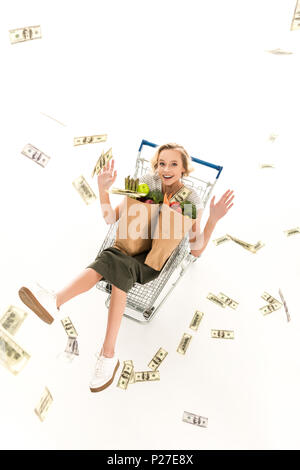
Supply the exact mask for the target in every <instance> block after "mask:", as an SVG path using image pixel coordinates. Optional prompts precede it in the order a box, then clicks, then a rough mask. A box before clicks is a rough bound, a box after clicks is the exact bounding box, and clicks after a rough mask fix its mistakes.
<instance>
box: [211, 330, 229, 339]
mask: <svg viewBox="0 0 300 470" xmlns="http://www.w3.org/2000/svg"><path fill="white" fill-rule="evenodd" d="M211 337H212V338H224V339H234V331H232V330H211Z"/></svg>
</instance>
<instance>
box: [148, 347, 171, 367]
mask: <svg viewBox="0 0 300 470" xmlns="http://www.w3.org/2000/svg"><path fill="white" fill-rule="evenodd" d="M167 355H168V352H167V351H165V349H163V348H159V350H158V351H157V352H156V353H155V354H154V356H153V358H152V359H151V361H150V362H149V364H148V367H150V369H152V370H157V369H158V367H159V366H160V365H161V363H162V361H163V360H164V359H165V358H166V357H167Z"/></svg>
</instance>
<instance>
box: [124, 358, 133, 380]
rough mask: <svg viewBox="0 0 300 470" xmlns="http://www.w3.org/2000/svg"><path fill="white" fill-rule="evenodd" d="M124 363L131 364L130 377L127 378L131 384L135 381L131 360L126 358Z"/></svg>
mask: <svg viewBox="0 0 300 470" xmlns="http://www.w3.org/2000/svg"><path fill="white" fill-rule="evenodd" d="M124 364H130V365H131V366H132V371H131V374H130V379H129V383H130V384H133V383H135V376H134V365H133V361H132V360H131V359H128V360H127V361H124Z"/></svg>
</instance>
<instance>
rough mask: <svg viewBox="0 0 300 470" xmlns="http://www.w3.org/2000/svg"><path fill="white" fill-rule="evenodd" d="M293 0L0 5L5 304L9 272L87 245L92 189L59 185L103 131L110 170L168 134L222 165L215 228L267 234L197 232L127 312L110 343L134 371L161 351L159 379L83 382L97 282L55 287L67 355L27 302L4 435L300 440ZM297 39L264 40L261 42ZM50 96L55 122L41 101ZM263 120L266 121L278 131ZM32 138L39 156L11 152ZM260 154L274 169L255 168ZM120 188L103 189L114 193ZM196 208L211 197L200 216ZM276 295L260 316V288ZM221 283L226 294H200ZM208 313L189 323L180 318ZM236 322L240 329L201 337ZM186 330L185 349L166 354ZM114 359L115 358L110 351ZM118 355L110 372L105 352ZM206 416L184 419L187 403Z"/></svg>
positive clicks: (264, 442)
mask: <svg viewBox="0 0 300 470" xmlns="http://www.w3.org/2000/svg"><path fill="white" fill-rule="evenodd" d="M294 8H295V0H252V1H251V2H248V1H245V0H242V1H241V0H227V1H226V2H224V1H223V0H214V1H213V2H211V1H209V0H207V1H205V0H202V1H199V0H197V1H189V0H188V1H185V2H183V1H177V0H176V1H174V0H172V1H166V0H163V1H162V0H160V1H157V0H152V1H151V2H148V1H145V0H139V1H133V0H127V1H126V2H122V1H116V0H115V1H114V0H109V1H92V0H85V1H84V2H79V1H72V2H67V1H61V0H60V1H57V0H51V1H48V0H47V1H43V2H40V1H31V0H27V1H26V2H24V1H13V0H11V1H10V2H6V5H5V9H2V13H1V20H0V22H1V50H2V54H1V57H2V61H1V62H2V64H1V65H2V67H1V82H2V83H1V118H2V119H1V121H2V122H1V130H2V137H1V159H0V165H1V168H0V171H1V185H0V191H1V193H0V200H1V213H2V229H1V246H0V249H1V263H0V276H1V278H0V281H1V286H2V288H1V296H0V308H1V315H2V313H4V311H5V310H6V308H7V307H8V305H10V304H13V305H17V306H19V307H22V305H23V304H22V302H21V301H20V299H19V297H18V289H19V288H20V287H21V286H22V285H26V282H27V281H29V280H38V281H40V282H41V283H42V284H43V283H44V285H46V286H47V287H49V288H52V289H55V290H58V289H60V288H62V287H63V286H64V285H66V284H67V283H68V282H69V281H70V280H71V279H73V278H74V277H75V276H76V275H77V274H78V273H79V272H80V271H81V270H82V269H83V268H84V267H86V266H87V265H88V264H89V263H90V262H91V261H93V260H94V258H95V256H96V254H97V252H98V250H99V248H100V246H101V244H102V241H103V239H104V237H105V234H106V232H107V229H108V227H107V226H106V225H105V223H104V221H103V220H102V218H101V211H100V205H99V199H97V201H95V202H94V203H93V204H91V205H90V206H86V205H85V203H84V202H83V201H82V199H81V198H80V196H79V194H78V193H77V192H76V190H75V189H74V188H73V186H72V181H73V180H74V179H75V178H77V177H78V176H80V175H84V176H85V177H86V179H87V181H88V182H89V183H90V184H91V186H92V188H93V189H94V191H95V192H96V194H97V182H96V178H94V179H91V177H90V175H91V171H92V169H93V167H94V164H95V162H96V160H97V158H98V156H99V155H100V153H101V151H102V149H105V150H107V149H108V148H109V147H110V146H112V148H113V154H114V157H115V162H116V168H117V170H118V178H117V181H116V183H115V186H122V185H123V178H124V176H126V175H128V174H129V172H133V170H134V167H135V159H136V154H137V150H138V147H139V145H140V142H141V139H143V138H144V139H147V140H150V141H152V142H155V143H158V144H161V143H165V142H178V143H180V144H182V145H184V146H185V147H186V149H187V150H188V152H189V153H191V154H192V155H193V156H197V157H199V158H202V159H204V160H207V161H210V162H213V163H215V164H218V165H223V166H224V170H223V173H222V175H221V177H220V181H219V182H218V184H217V186H216V190H215V194H216V197H217V200H218V198H219V197H220V196H221V195H222V194H223V192H224V191H225V190H227V189H234V191H235V204H234V206H233V208H232V209H231V210H230V212H229V213H228V215H227V216H225V217H224V218H223V219H222V220H221V221H220V222H219V224H218V225H217V227H216V229H215V232H214V234H213V236H212V239H214V238H217V237H219V236H221V235H223V234H225V233H230V234H232V235H234V236H236V237H238V238H240V239H243V240H246V241H248V242H250V243H256V242H257V241H258V240H262V241H263V242H264V243H265V247H263V248H262V249H261V250H260V251H259V252H258V253H257V254H251V253H249V252H248V251H246V250H244V249H243V248H241V247H240V246H238V245H236V244H234V243H233V242H228V243H226V244H223V245H221V246H218V247H216V246H215V245H214V243H213V242H212V241H210V243H209V245H208V247H207V249H206V251H205V252H204V254H203V255H202V257H201V258H200V259H199V260H197V262H196V263H194V264H193V266H192V267H191V269H190V271H189V272H187V273H186V275H185V276H184V278H183V279H182V280H181V282H180V283H179V285H178V287H177V288H176V290H175V291H174V293H173V294H172V296H171V298H170V299H169V300H168V301H167V302H166V303H165V305H164V306H163V308H162V310H161V311H160V312H158V314H157V316H156V317H155V318H154V319H153V321H152V322H150V323H149V324H147V325H142V324H139V323H137V322H134V321H132V320H131V319H129V318H127V317H124V318H123V320H122V324H121V329H120V333H119V337H118V343H117V352H118V356H119V358H120V361H123V360H126V359H132V360H133V362H134V364H135V369H136V370H147V364H148V362H149V360H150V359H151V358H152V357H153V355H154V353H155V352H156V351H157V350H158V349H159V347H163V348H164V349H166V350H167V351H168V352H169V354H168V356H167V358H166V360H165V362H164V363H163V364H162V365H161V367H160V374H161V380H160V382H152V383H137V384H135V385H130V386H129V388H128V390H126V391H122V390H121V389H119V388H117V387H116V383H117V379H118V377H119V372H118V374H117V377H116V379H115V382H114V383H113V385H112V386H110V387H109V388H107V389H106V390H105V391H103V392H100V393H98V394H92V393H91V392H90V390H89V386H88V383H89V379H90V374H91V372H92V369H93V365H94V362H95V357H94V353H95V352H96V351H97V349H98V348H99V346H100V345H101V343H102V341H103V338H104V333H105V328H106V319H107V309H106V307H105V305H104V301H105V298H106V296H105V294H104V293H102V292H100V291H99V290H98V289H96V288H93V289H92V290H90V291H89V292H87V293H85V294H82V295H80V296H78V297H77V298H74V299H72V300H71V301H70V302H68V303H66V304H65V305H64V310H63V312H64V316H67V315H69V316H70V317H71V319H72V321H73V323H74V324H75V327H76V329H77V331H78V333H79V350H80V355H79V357H77V358H76V359H75V360H74V361H73V362H72V363H70V364H68V363H66V362H64V361H63V360H62V358H61V357H60V356H59V354H60V353H61V352H62V351H63V350H64V348H65V345H66V341H67V337H66V334H65V332H64V330H63V328H62V326H61V324H60V321H56V322H54V323H53V324H52V325H51V326H48V325H46V324H44V323H42V322H41V321H39V320H38V319H37V318H36V316H35V315H34V314H33V313H31V312H30V314H29V317H28V318H27V319H26V320H25V322H24V324H23V325H22V327H21V329H20V330H19V331H18V332H17V334H16V341H17V342H18V343H19V344H20V345H21V346H22V347H24V349H25V350H27V351H28V352H29V353H30V355H31V359H30V361H29V363H28V364H27V366H26V367H25V368H24V370H23V371H22V372H21V373H20V374H19V375H18V376H13V375H12V374H10V373H9V372H8V371H7V370H6V369H5V368H3V367H1V369H0V383H1V402H0V403H1V444H0V446H1V448H3V449H15V448H20V449H21V448H23V449H251V448H252V449H278V448H297V449H299V447H300V438H299V419H300V411H299V393H300V355H299V334H300V323H299V279H300V268H299V261H300V255H299V243H300V235H295V236H293V237H289V238H288V237H286V235H285V234H284V232H283V231H284V230H286V229H289V228H293V227H296V226H299V224H300V211H299V206H300V204H299V200H300V199H299V182H298V175H299V167H300V165H299V138H298V136H299V110H298V108H299V104H298V103H299V72H300V66H299V58H300V55H299V54H300V50H299V41H300V31H293V32H292V31H290V25H291V21H292V16H293V13H294ZM38 24H40V25H41V29H42V39H39V40H34V41H30V42H24V43H19V44H15V45H11V44H10V42H9V34H8V31H9V29H14V28H18V27H24V26H30V25H38ZM276 48H281V49H286V50H290V51H293V52H294V54H293V55H289V56H276V55H273V54H270V53H268V52H266V50H268V49H276ZM41 113H46V114H48V115H50V116H53V117H54V118H56V119H58V120H59V121H61V122H63V123H64V124H65V127H64V126H62V125H60V124H58V123H57V122H55V121H53V120H51V119H49V118H47V117H45V116H44V115H42V114H41ZM101 133H107V134H108V136H109V139H108V141H107V142H106V143H105V144H97V145H86V146H81V147H73V137H75V136H84V135H92V134H101ZM271 133H276V134H278V138H277V140H276V141H275V142H274V143H271V142H270V141H269V140H268V137H269V135H270V134H271ZM27 143H31V144H33V145H35V146H36V147H37V148H39V149H40V150H42V151H44V152H45V153H46V154H47V155H49V156H51V160H50V162H49V164H48V166H47V167H46V168H42V167H41V166H39V165H37V164H36V163H34V162H32V161H30V160H29V159H28V158H26V157H25V156H23V155H22V154H21V150H22V148H23V147H24V145H25V144H27ZM261 163H273V164H274V165H275V168H274V169H261V168H260V164H261ZM119 201H120V199H119V197H118V196H113V198H112V203H113V205H116V204H117V203H118V202H119ZM208 215H209V204H208V205H207V208H206V210H205V213H204V216H203V226H204V223H205V220H206V219H207V217H208ZM278 288H281V289H282V291H283V294H284V295H285V298H286V301H287V303H288V307H289V311H290V314H291V318H292V320H291V322H290V323H288V322H287V319H286V315H285V312H284V309H283V308H282V309H280V310H278V311H276V312H274V313H273V314H271V315H267V316H263V315H262V314H261V312H260V311H259V308H260V307H261V306H263V305H264V304H265V301H264V300H263V299H261V298H260V296H261V294H262V293H263V291H267V292H269V293H270V294H271V295H273V296H274V297H277V298H278ZM220 291H221V292H225V293H226V294H227V295H229V296H231V297H232V298H233V299H235V300H237V301H238V302H239V306H238V309H237V310H236V311H234V310H232V309H230V308H228V307H227V308H226V309H224V310H223V309H221V308H219V307H218V306H215V305H214V304H213V303H211V302H210V301H208V300H207V299H206V296H207V294H208V292H214V293H216V294H218V293H219V292H220ZM196 309H198V310H201V311H203V312H204V318H203V320H202V323H201V326H200V327H199V331H198V332H195V333H192V330H189V328H188V325H189V323H190V320H191V318H192V316H193V313H194V311H195V310H196ZM211 328H218V329H233V330H234V332H235V339H234V340H233V341H230V340H228V341H227V340H216V339H211V338H210V329H211ZM184 332H190V333H192V334H193V339H192V341H191V344H190V346H189V349H188V351H187V353H186V355H185V356H181V355H180V354H178V353H177V352H176V348H177V346H178V343H179V341H180V338H181V336H182V334H183V333H184ZM121 364H122V362H121ZM119 371H120V370H119ZM44 386H47V387H48V388H49V389H50V391H51V393H52V395H53V397H54V402H53V404H52V406H51V408H50V409H49V412H48V415H47V417H46V419H45V421H44V422H43V423H41V422H40V421H39V420H38V418H37V416H36V415H35V414H34V412H33V408H34V407H35V405H36V404H37V402H38V400H39V397H40V395H41V393H42V391H43V388H44ZM184 410H186V411H190V412H193V413H196V414H200V415H202V416H205V417H207V418H208V428H207V429H203V428H200V427H197V426H192V425H190V424H187V423H184V422H182V415H183V411H184Z"/></svg>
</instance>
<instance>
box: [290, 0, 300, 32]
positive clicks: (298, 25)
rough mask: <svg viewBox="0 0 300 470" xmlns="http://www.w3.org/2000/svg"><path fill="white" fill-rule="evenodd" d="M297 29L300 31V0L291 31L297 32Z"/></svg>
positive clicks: (299, 0)
mask: <svg viewBox="0 0 300 470" xmlns="http://www.w3.org/2000/svg"><path fill="white" fill-rule="evenodd" d="M297 29H300V0H297V3H296V6H295V11H294V16H293V19H292V24H291V31H296V30H297Z"/></svg>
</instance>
